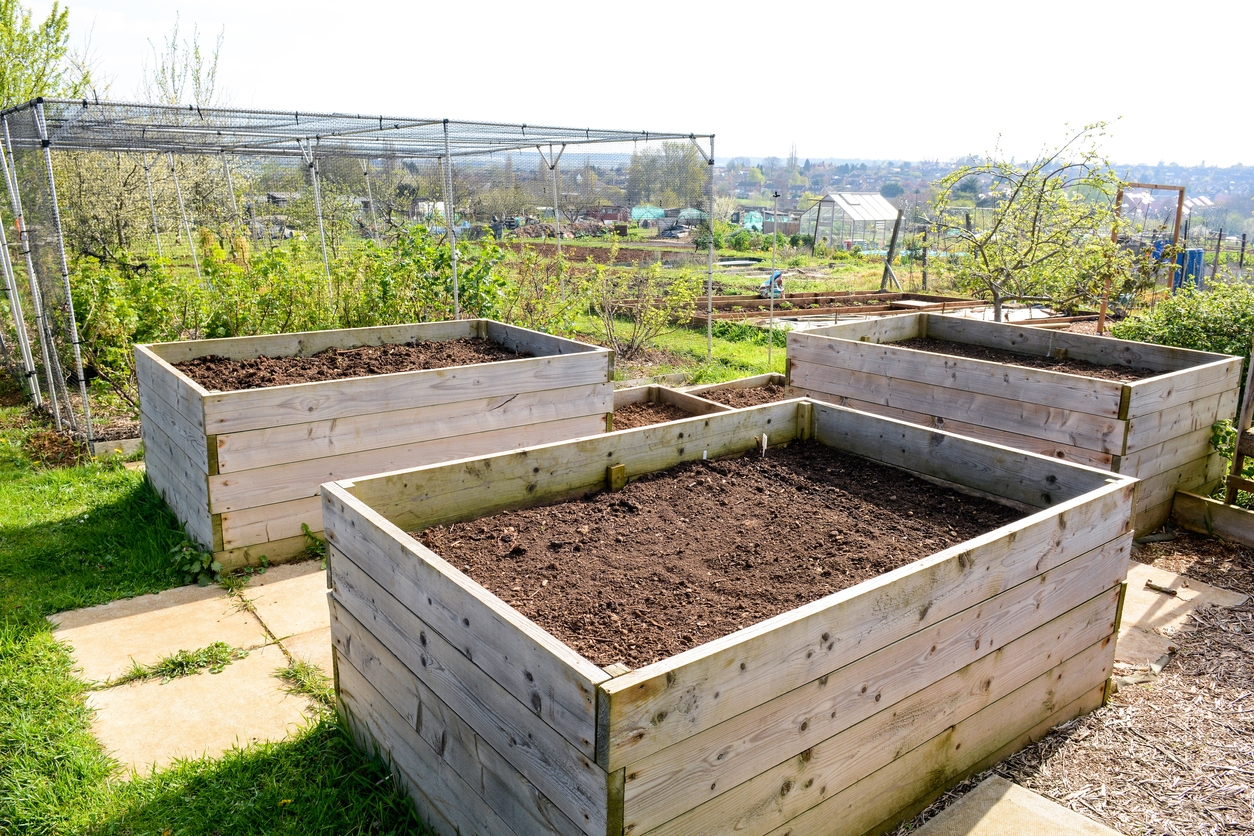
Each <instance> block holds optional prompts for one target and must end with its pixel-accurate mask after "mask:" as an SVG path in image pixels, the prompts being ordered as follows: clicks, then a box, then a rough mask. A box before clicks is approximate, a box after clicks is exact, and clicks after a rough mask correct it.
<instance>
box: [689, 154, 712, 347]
mask: <svg viewBox="0 0 1254 836" xmlns="http://www.w3.org/2000/svg"><path fill="white" fill-rule="evenodd" d="M688 138H689V139H691V140H692V144H693V145H695V146H696V147H697V152H698V153H700V154H701V156H702V157H705V164H706V166H707V167H709V169H710V195H709V203H707V204H706V207H705V208H706V212H705V222H706V225H707V226H708V227H709V232H710V242H709V247H708V250H709V255H708V266H707V268H706V274H705V359H706V361H707V362H708V361H709V360H710V358H712V357H713V356H714V134H710V155H709V156H708V157H707V156H706V154H705V151H704V150H703V149H702V148H701V146H700V145H699V144H698V143H697V138H696V137H695V136H689V137H688Z"/></svg>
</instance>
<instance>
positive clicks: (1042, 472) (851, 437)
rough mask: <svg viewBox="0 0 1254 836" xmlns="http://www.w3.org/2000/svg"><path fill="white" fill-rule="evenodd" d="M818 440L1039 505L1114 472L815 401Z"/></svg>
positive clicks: (1058, 499)
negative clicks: (1085, 466) (1084, 466)
mask: <svg viewBox="0 0 1254 836" xmlns="http://www.w3.org/2000/svg"><path fill="white" fill-rule="evenodd" d="M814 416H815V438H817V439H818V440H819V441H820V442H822V443H824V444H827V445H829V446H831V447H836V448H838V449H840V450H845V451H846V452H850V453H853V454H855V455H858V456H862V457H863V458H867V459H871V460H872V461H878V462H883V463H884V464H887V465H892V466H893V467H899V468H902V469H905V470H908V471H911V472H915V473H920V474H923V475H926V476H932V477H935V478H938V479H944V480H946V481H949V482H956V483H958V484H962V485H966V486H967V487H971V488H976V489H979V490H982V491H985V492H987V493H990V494H993V495H995V496H1001V497H1005V498H1006V499H1010V500H1014V501H1015V502H1019V503H1023V504H1025V505H1029V506H1033V507H1036V508H1048V507H1050V506H1052V505H1055V504H1057V503H1058V502H1061V501H1065V500H1069V499H1075V498H1076V497H1079V496H1081V495H1083V494H1085V493H1087V492H1089V491H1091V490H1094V489H1096V488H1099V487H1102V486H1104V485H1106V484H1108V483H1109V482H1110V480H1111V479H1112V478H1116V477H1112V476H1111V474H1109V473H1107V472H1105V471H1101V470H1097V469H1095V468H1083V467H1078V466H1076V465H1074V464H1068V463H1065V462H1062V461H1059V460H1057V459H1047V458H1044V457H1043V456H1035V455H1032V454H1030V453H1025V452H1022V451H1020V450H1015V449H1012V448H1010V447H996V446H992V445H989V444H986V443H980V442H977V441H973V440H971V439H969V438H964V437H962V436H959V435H954V434H952V433H946V432H941V431H939V430H928V429H925V428H923V427H918V426H915V425H914V424H907V423H903V422H900V421H890V420H884V419H883V418H879V417H876V416H874V415H870V414H868V413H865V412H857V411H855V410H850V409H842V408H841V407H837V406H829V405H827V404H816V405H815V407H814Z"/></svg>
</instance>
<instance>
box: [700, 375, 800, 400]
mask: <svg viewBox="0 0 1254 836" xmlns="http://www.w3.org/2000/svg"><path fill="white" fill-rule="evenodd" d="M770 384H774V385H775V386H783V385H785V383H784V376H783V375H782V374H779V373H778V372H767V373H766V374H755V375H753V376H752V377H738V378H736V379H735V380H724V381H723V382H722V383H706V384H704V385H702V386H688V387H685V388H684V391H685V392H687V393H688V394H690V395H697V396H698V397H704V395H705V393H706V392H723V391H726V390H728V389H762V388H765V387H766V386H768V385H770Z"/></svg>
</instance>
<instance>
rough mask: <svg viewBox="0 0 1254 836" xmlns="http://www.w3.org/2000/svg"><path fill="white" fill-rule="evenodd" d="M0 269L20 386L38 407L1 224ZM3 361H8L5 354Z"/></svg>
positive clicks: (36, 386)
mask: <svg viewBox="0 0 1254 836" xmlns="http://www.w3.org/2000/svg"><path fill="white" fill-rule="evenodd" d="M0 269H2V270H3V271H4V292H5V294H6V295H7V296H8V297H9V311H10V313H12V314H13V327H14V328H15V329H16V331H17V348H18V354H19V356H20V357H21V359H22V378H23V380H22V385H23V386H24V387H25V388H26V391H27V393H28V394H29V395H30V400H31V403H33V404H34V405H35V406H39V405H40V399H39V397H40V396H39V379H38V378H37V377H36V375H35V359H34V358H33V357H32V356H31V353H30V337H29V336H28V335H27V333H26V317H24V316H23V315H22V300H21V299H19V298H18V295H17V281H16V279H15V278H14V276H13V262H12V261H11V260H10V259H9V242H8V239H7V238H6V237H5V234H4V224H3V223H0ZM6 352H7V347H6ZM5 359H6V360H7V359H8V357H7V354H6V358H5Z"/></svg>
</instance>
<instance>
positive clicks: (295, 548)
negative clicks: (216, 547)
mask: <svg viewBox="0 0 1254 836" xmlns="http://www.w3.org/2000/svg"><path fill="white" fill-rule="evenodd" d="M307 557H309V541H308V540H307V539H306V538H305V536H304V535H303V534H302V535H301V536H299V537H287V538H285V539H283V540H270V541H268V542H265V543H256V544H254V545H251V546H238V547H236V548H233V549H226V550H224V551H220V552H214V553H213V559H214V560H216V561H218V562H219V563H221V564H222V566H223V567H224V568H225V569H226V570H227V571H231V570H233V569H242V568H243V567H245V566H261V565H262V563H263V562H264V563H265V564H266V565H270V566H274V565H277V564H279V563H290V562H291V561H293V560H300V559H303V558H307ZM263 558H264V561H263Z"/></svg>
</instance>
